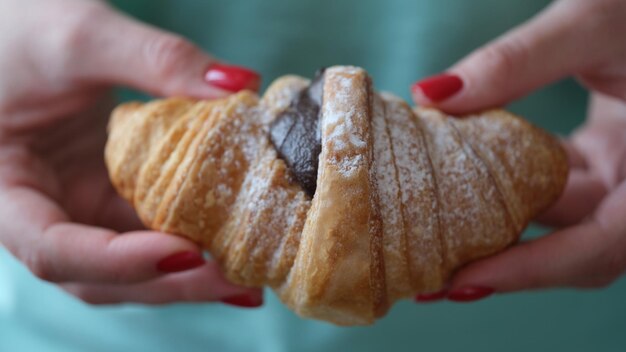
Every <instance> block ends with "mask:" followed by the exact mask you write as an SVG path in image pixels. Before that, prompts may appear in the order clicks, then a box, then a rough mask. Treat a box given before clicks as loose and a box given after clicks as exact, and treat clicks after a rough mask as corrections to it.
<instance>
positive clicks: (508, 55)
mask: <svg viewBox="0 0 626 352" xmlns="http://www.w3.org/2000/svg"><path fill="white" fill-rule="evenodd" d="M526 56H527V55H526V50H525V49H524V45H522V43H521V41H520V40H519V39H513V38H512V37H509V38H507V39H505V40H499V41H497V42H495V43H493V44H492V45H489V46H487V47H486V48H484V49H483V50H482V52H481V57H480V60H479V61H480V62H481V64H486V65H488V66H489V67H490V68H491V71H492V72H493V77H499V78H502V79H504V80H508V79H509V78H510V75H511V74H513V73H515V72H516V71H517V70H519V69H520V67H519V63H522V62H525V61H526Z"/></svg>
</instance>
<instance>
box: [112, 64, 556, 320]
mask: <svg viewBox="0 0 626 352" xmlns="http://www.w3.org/2000/svg"><path fill="white" fill-rule="evenodd" d="M105 158H106V162H107V167H108V170H109V173H110V177H111V180H112V183H113V185H114V186H115V188H116V189H117V190H118V192H119V193H120V194H121V195H122V196H123V197H124V198H125V199H127V200H128V201H129V202H131V203H132V205H133V206H134V208H135V209H136V211H137V213H138V214H139V216H140V218H141V219H142V221H143V222H144V223H145V224H146V226H148V227H150V228H152V229H155V230H159V231H164V232H168V233H172V234H176V235H181V236H185V237H187V238H189V239H191V240H193V241H195V242H197V243H198V244H200V245H201V246H202V247H203V248H206V249H207V250H208V251H209V252H210V253H211V255H212V256H213V257H214V258H215V259H216V260H217V261H218V262H219V263H220V264H221V267H222V268H223V272H224V274H225V276H226V277H227V278H228V279H229V280H231V281H232V282H235V283H238V284H241V285H246V286H256V287H261V286H264V285H268V286H270V287H272V288H273V289H274V291H275V292H276V293H277V294H278V296H279V297H280V299H281V300H282V301H283V302H284V303H285V304H287V305H288V306H289V307H290V308H291V309H292V310H294V311H295V312H296V313H298V314H299V315H301V316H303V317H310V318H316V319H322V320H326V321H329V322H332V323H335V324H339V325H363V324H371V323H372V322H374V321H375V319H377V318H379V317H382V316H383V315H385V314H386V312H387V311H388V309H389V308H390V306H391V305H392V304H393V303H394V302H395V301H397V300H399V299H403V298H407V297H413V296H414V295H415V294H417V293H424V292H433V291H436V290H438V289H441V288H442V286H443V285H444V284H445V282H446V280H448V279H449V278H450V276H451V275H452V273H453V272H454V271H455V270H456V269H458V268H459V267H461V266H463V265H464V264H467V263H468V262H470V261H473V260H476V259H479V258H482V257H485V256H488V255H491V254H494V253H496V252H498V251H501V250H503V249H504V248H505V247H507V246H509V245H510V244H512V243H513V242H514V241H516V240H517V239H518V237H519V235H520V233H521V232H522V231H523V229H524V228H525V227H526V226H527V224H528V223H529V221H530V220H531V219H532V218H533V217H535V216H536V215H537V214H538V213H539V212H541V211H542V210H544V209H545V208H546V207H548V206H549V205H550V204H551V203H553V202H554V201H555V200H556V199H557V198H558V197H559V195H560V193H561V192H562V190H563V188H564V184H565V181H566V178H567V173H568V168H567V161H566V156H565V153H564V151H563V150H562V148H561V147H560V145H559V143H558V141H557V140H556V139H555V138H554V137H552V136H550V135H549V134H548V133H546V132H544V131H542V130H540V129H539V128H537V127H534V126H532V125H531V124H529V123H528V122H526V121H525V120H523V119H521V118H518V117H516V116H514V115H512V114H510V113H508V112H506V111H503V110H491V111H485V112H482V113H480V114H477V115H472V116H467V117H464V118H449V117H448V116H447V115H445V114H443V113H442V112H440V111H437V110H435V109H428V108H415V109H413V110H412V109H411V108H410V107H409V106H408V105H407V104H406V103H404V102H403V101H402V100H401V99H399V98H397V97H395V96H393V95H391V94H388V93H377V92H374V91H373V89H372V84H371V80H370V78H369V77H368V75H367V73H366V72H365V71H364V70H363V69H361V68H356V67H350V66H335V67H331V68H328V69H326V70H325V71H324V72H323V73H321V74H320V75H319V76H318V77H317V78H316V79H315V80H314V81H313V82H312V83H311V82H310V81H309V80H306V79H304V78H300V77H296V76H284V77H282V78H279V79H278V80H276V81H275V82H273V84H272V85H271V86H270V87H269V88H268V90H267V91H266V93H265V94H264V95H263V97H262V98H259V97H258V96H257V95H256V94H254V93H252V92H249V91H243V92H240V93H237V94H234V95H232V96H230V97H228V98H224V99H221V100H214V101H202V100H201V101H196V100H191V99H183V98H170V99H164V100H155V101H152V102H148V103H145V104H142V103H136V102H133V103H126V104H123V105H121V106H119V107H117V108H116V109H115V110H114V112H113V114H112V117H111V121H110V125H109V139H108V143H107V147H106V151H105Z"/></svg>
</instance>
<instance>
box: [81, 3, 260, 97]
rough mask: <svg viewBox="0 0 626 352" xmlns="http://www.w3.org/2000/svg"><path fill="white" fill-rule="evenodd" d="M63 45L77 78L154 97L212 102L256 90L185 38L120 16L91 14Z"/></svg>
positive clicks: (105, 11)
mask: <svg viewBox="0 0 626 352" xmlns="http://www.w3.org/2000/svg"><path fill="white" fill-rule="evenodd" d="M87 17H88V18H86V19H85V21H84V22H79V23H78V24H77V25H76V27H77V28H76V29H75V31H73V38H72V39H71V40H70V41H69V42H70V45H71V46H72V49H71V50H72V52H73V53H74V55H72V56H73V58H74V60H75V61H76V62H73V64H74V65H73V70H74V71H75V72H76V73H77V75H78V76H79V78H82V79H85V80H98V81H105V82H110V83H114V84H125V85H129V86H132V87H134V88H138V89H141V90H144V91H147V92H150V93H152V94H155V95H160V96H172V95H183V96H191V97H198V98H216V97H222V96H225V95H227V94H228V93H231V92H235V91H239V90H242V89H252V90H257V89H258V88H259V83H260V76H259V75H258V74H257V73H256V72H254V71H252V70H250V69H247V68H244V67H239V66H230V65H225V64H222V63H220V62H218V61H217V60H216V59H215V58H213V57H212V56H210V55H209V54H207V53H205V52H203V51H202V50H201V49H200V48H198V47H197V46H196V45H194V44H192V43H191V42H189V41H187V40H186V39H184V38H182V37H180V36H178V35H174V34H172V33H168V32H165V31H162V30H160V29H157V28H154V27H151V26H149V25H146V24H143V23H140V22H138V21H135V20H133V19H131V18H129V17H126V16H123V15H121V14H119V13H117V12H115V11H113V10H112V9H110V8H108V7H97V8H96V9H94V10H92V11H91V12H90V13H89V14H88V16H87Z"/></svg>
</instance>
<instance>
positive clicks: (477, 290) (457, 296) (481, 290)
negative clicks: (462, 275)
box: [448, 286, 495, 302]
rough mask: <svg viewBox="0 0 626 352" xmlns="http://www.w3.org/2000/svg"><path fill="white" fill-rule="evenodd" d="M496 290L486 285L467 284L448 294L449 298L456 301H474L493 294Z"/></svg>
mask: <svg viewBox="0 0 626 352" xmlns="http://www.w3.org/2000/svg"><path fill="white" fill-rule="evenodd" d="M494 292H495V290H494V289H493V288H491V287H485V286H466V287H462V288H459V289H456V290H454V291H452V292H450V293H449V294H448V299H449V300H450V301H454V302H472V301H477V300H479V299H483V298H485V297H488V296H491V295H492V294H493V293H494Z"/></svg>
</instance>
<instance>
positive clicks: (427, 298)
mask: <svg viewBox="0 0 626 352" xmlns="http://www.w3.org/2000/svg"><path fill="white" fill-rule="evenodd" d="M447 294H448V291H446V290H441V291H437V292H431V293H420V294H419V295H417V296H415V301H416V302H418V303H428V302H435V301H439V300H442V299H444V298H446V295H447Z"/></svg>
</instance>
